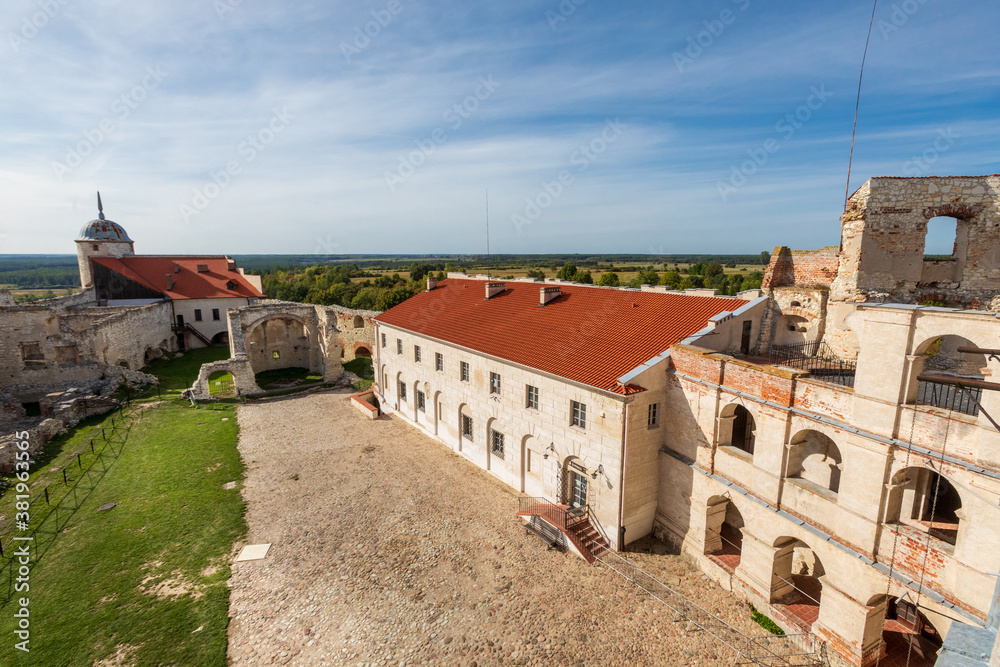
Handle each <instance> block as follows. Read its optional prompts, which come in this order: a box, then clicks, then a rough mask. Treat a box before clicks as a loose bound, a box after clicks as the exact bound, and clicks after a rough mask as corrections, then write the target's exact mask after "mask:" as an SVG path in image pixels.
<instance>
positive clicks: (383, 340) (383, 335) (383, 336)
mask: <svg viewBox="0 0 1000 667" xmlns="http://www.w3.org/2000/svg"><path fill="white" fill-rule="evenodd" d="M382 347H383V348H385V334H382Z"/></svg>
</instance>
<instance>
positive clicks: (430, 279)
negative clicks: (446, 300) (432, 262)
mask: <svg viewBox="0 0 1000 667" xmlns="http://www.w3.org/2000/svg"><path fill="white" fill-rule="evenodd" d="M437 286H438V279H437V278H436V277H434V276H432V275H431V274H429V273H428V274H427V291H428V292H430V291H431V290H432V289H434V288H435V287H437Z"/></svg>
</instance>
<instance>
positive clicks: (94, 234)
mask: <svg viewBox="0 0 1000 667" xmlns="http://www.w3.org/2000/svg"><path fill="white" fill-rule="evenodd" d="M97 214H98V215H97V220H91V221H90V222H88V223H87V224H85V225H84V226H83V228H82V229H81V230H80V235H79V236H78V237H77V238H76V258H77V261H78V262H79V263H80V284H81V285H83V287H84V288H87V287H92V286H93V284H94V279H93V276H92V275H91V272H90V258H91V257H124V256H126V255H134V254H135V248H134V247H133V243H134V242H133V241H132V239H130V238H129V237H128V234H127V233H126V232H125V230H124V229H122V226H121V225H119V224H118V223H117V222H112V221H111V220H107V219H105V217H104V205H103V204H102V203H101V193H100V192H98V193H97Z"/></svg>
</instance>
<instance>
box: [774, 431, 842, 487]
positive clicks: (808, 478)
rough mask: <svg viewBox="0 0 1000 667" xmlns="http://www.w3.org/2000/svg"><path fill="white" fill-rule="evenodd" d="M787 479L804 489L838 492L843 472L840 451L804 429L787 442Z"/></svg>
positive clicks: (832, 443)
mask: <svg viewBox="0 0 1000 667" xmlns="http://www.w3.org/2000/svg"><path fill="white" fill-rule="evenodd" d="M789 445H790V447H789V452H788V468H787V476H788V477H789V478H791V479H795V480H798V481H799V482H800V483H804V484H803V485H804V486H812V487H814V488H820V489H826V490H827V491H832V492H833V493H839V491H840V477H841V473H842V472H843V463H842V461H841V455H840V448H839V447H837V443H835V442H834V441H833V440H831V439H830V438H829V437H828V436H826V435H824V434H823V433H820V432H819V431H814V430H811V429H807V430H804V431H799V432H798V433H796V434H795V435H794V436H793V437H792V439H791V440H790V441H789Z"/></svg>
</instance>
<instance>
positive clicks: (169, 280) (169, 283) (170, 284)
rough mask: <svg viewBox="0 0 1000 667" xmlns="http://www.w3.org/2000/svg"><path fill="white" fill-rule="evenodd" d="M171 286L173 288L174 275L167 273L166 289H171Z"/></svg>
mask: <svg viewBox="0 0 1000 667" xmlns="http://www.w3.org/2000/svg"><path fill="white" fill-rule="evenodd" d="M173 288H174V276H173V274H170V273H168V274H167V291H169V290H172V289H173Z"/></svg>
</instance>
